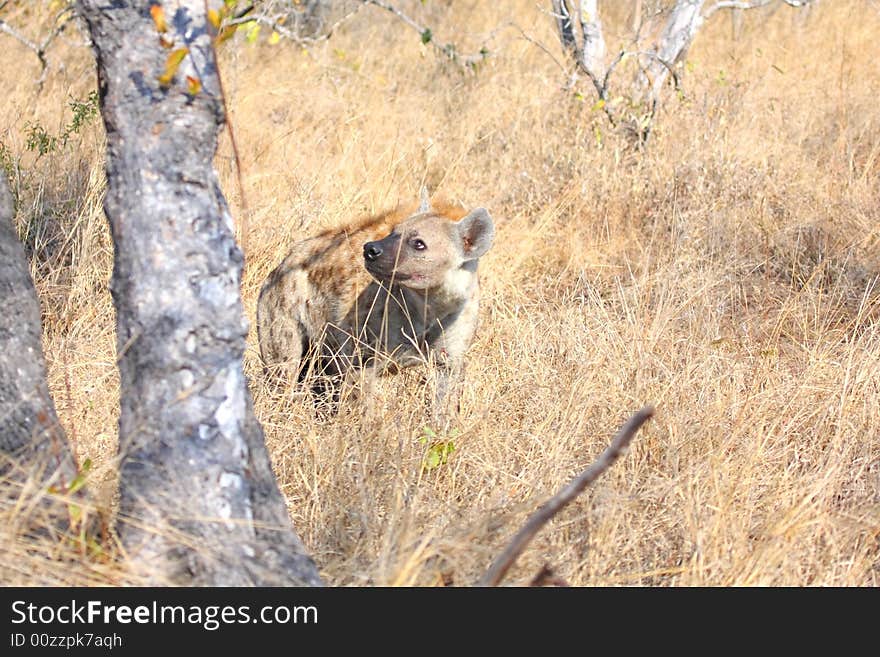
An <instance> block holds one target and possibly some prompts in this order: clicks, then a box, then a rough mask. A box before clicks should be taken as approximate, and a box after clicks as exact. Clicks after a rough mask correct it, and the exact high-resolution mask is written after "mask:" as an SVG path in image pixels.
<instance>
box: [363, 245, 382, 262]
mask: <svg viewBox="0 0 880 657" xmlns="http://www.w3.org/2000/svg"><path fill="white" fill-rule="evenodd" d="M382 251H383V249H382V244H380V243H379V242H367V243H366V244H364V260H366V261H367V262H374V261H376V260H378V259H379V258H380V257H381V255H382Z"/></svg>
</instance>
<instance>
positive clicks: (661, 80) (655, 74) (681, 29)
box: [647, 0, 705, 102]
mask: <svg viewBox="0 0 880 657" xmlns="http://www.w3.org/2000/svg"><path fill="white" fill-rule="evenodd" d="M704 4H705V0H678V1H677V2H676V3H675V6H674V7H673V8H672V11H671V12H670V14H669V20H667V21H666V25H665V26H664V27H663V32H662V34H661V35H660V40H659V42H658V43H657V48H656V49H655V51H654V52H655V54H656V58H654V59H652V60H651V61H650V62H649V63H648V67H647V69H648V75H649V77H650V78H651V99H652V101H654V102H656V100H657V99H658V98H659V97H660V91H661V90H662V89H663V85H664V84H665V83H666V78H667V77H668V76H669V73H670V70H671V69H672V67H674V66H675V65H676V64H677V63H678V62H679V61H681V59H682V58H684V56H685V55H686V54H687V50H688V48H689V47H690V45H691V42H692V41H693V40H694V37H695V36H696V35H697V31H699V29H700V26H701V25H702V24H703V17H702V15H701V13H700V12H701V11H702V10H703V5H704Z"/></svg>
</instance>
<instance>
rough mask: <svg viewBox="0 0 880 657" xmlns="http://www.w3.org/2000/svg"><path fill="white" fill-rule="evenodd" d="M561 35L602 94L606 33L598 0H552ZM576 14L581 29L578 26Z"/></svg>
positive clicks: (578, 63) (565, 45)
mask: <svg viewBox="0 0 880 657" xmlns="http://www.w3.org/2000/svg"><path fill="white" fill-rule="evenodd" d="M551 4H552V6H553V15H554V17H555V19H556V29H557V31H558V32H559V39H560V41H561V42H562V46H563V47H564V48H565V50H566V51H568V52H569V54H570V55H571V56H572V57H573V58H574V59H575V61H576V62H577V65H578V67H579V68H580V69H581V70H582V71H583V72H584V73H586V74H587V75H588V76H589V77H590V79H591V80H592V82H593V84H594V85H595V86H596V89H597V90H598V91H599V93H600V95H601V93H602V80H603V77H604V76H605V37H604V36H603V33H602V21H601V20H599V10H598V6H597V0H552V1H551ZM575 18H577V24H578V26H579V28H580V29H576V27H575Z"/></svg>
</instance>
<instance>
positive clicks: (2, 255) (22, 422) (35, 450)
mask: <svg viewBox="0 0 880 657" xmlns="http://www.w3.org/2000/svg"><path fill="white" fill-rule="evenodd" d="M13 215H14V211H13V203H12V195H11V194H10V192H9V188H8V186H7V183H6V178H5V176H4V175H3V174H2V173H0V299H2V302H3V312H2V313H0V475H2V476H4V477H9V478H11V479H13V480H14V481H17V482H19V483H22V482H24V481H27V480H28V479H29V478H32V477H35V478H36V480H37V481H39V482H40V485H41V486H49V485H54V486H57V487H58V488H60V489H63V488H64V486H65V485H66V484H68V483H70V480H71V479H72V477H73V476H74V473H75V471H76V468H75V466H74V459H73V455H72V454H71V452H70V448H69V446H68V444H67V439H66V437H65V435H64V430H63V429H62V428H61V425H59V424H58V417H57V416H56V414H55V405H54V404H53V403H52V397H51V396H50V395H49V388H48V386H47V385H46V366H45V364H44V362H43V347H42V335H41V330H40V326H41V323H40V303H39V301H38V300H37V293H36V290H35V289H34V284H33V281H32V280H31V275H30V270H29V268H28V262H27V258H25V254H24V249H23V248H22V246H21V243H20V242H19V241H18V235H16V232H15V228H14V226H13Z"/></svg>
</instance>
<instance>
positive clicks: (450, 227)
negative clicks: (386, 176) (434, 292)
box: [364, 197, 495, 290]
mask: <svg viewBox="0 0 880 657" xmlns="http://www.w3.org/2000/svg"><path fill="white" fill-rule="evenodd" d="M494 237H495V226H494V224H493V223H492V217H490V216H489V213H488V212H487V211H486V209H485V208H477V209H476V210H473V211H472V212H470V213H468V214H467V215H465V216H464V217H462V218H461V219H460V220H458V221H455V220H453V219H450V218H449V217H447V216H446V215H445V214H444V213H443V212H442V211H435V210H432V209H431V208H430V207H429V206H428V203H427V199H425V198H424V197H423V199H422V206H421V207H420V208H419V211H418V212H416V214H414V215H411V216H410V217H408V218H406V219H404V220H403V221H402V222H401V223H399V224H398V225H397V227H395V229H394V230H393V231H392V232H391V234H390V235H388V236H387V237H385V238H383V239H381V240H375V241H373V242H367V243H366V244H364V266H365V267H366V268H367V271H368V272H370V274H372V275H373V277H374V278H376V279H377V280H379V281H381V282H389V281H393V282H395V283H399V284H400V285H403V286H405V287H409V288H412V289H415V290H426V289H431V288H438V287H442V286H444V285H447V284H448V281H449V277H450V275H451V274H454V272H457V271H460V270H464V271H469V272H475V271H476V264H477V259H478V258H479V257H480V256H482V255H483V254H484V253H486V251H488V250H489V247H490V246H492V240H493V239H494Z"/></svg>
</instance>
